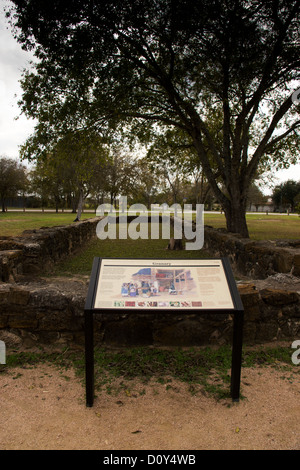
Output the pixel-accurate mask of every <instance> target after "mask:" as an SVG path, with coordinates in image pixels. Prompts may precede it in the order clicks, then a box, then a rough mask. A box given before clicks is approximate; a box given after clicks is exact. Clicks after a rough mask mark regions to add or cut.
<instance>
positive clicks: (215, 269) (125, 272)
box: [94, 259, 234, 311]
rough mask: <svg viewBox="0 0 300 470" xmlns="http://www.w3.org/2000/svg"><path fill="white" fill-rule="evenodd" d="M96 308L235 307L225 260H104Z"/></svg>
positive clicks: (196, 308) (174, 309) (193, 308)
mask: <svg viewBox="0 0 300 470" xmlns="http://www.w3.org/2000/svg"><path fill="white" fill-rule="evenodd" d="M94 308H101V309H111V308H124V309H133V308H141V309H143V310H144V309H153V310H157V309H161V310H172V311H176V310H177V309H178V308H182V309H185V310H186V309H192V310H198V309H215V308H221V309H223V308H226V309H228V308H234V305H233V301H232V297H231V293H230V288H229V284H228V281H227V278H226V274H225V271H224V267H223V263H222V260H214V259H208V260H192V261H191V260H171V261H162V260H157V259H156V260H137V259H134V260H128V259H127V260H118V259H102V260H101V265H100V273H99V279H98V285H97V290H96V298H95V303H94Z"/></svg>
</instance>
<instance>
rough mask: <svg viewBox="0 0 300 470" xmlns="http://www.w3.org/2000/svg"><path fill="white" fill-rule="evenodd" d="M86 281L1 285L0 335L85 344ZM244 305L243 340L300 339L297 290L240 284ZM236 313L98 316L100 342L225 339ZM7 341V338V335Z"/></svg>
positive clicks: (25, 342) (193, 342) (164, 342)
mask: <svg viewBox="0 0 300 470" xmlns="http://www.w3.org/2000/svg"><path fill="white" fill-rule="evenodd" d="M87 289H88V280H83V279H81V280H79V279H77V280H76V279H72V280H67V279H65V278H61V279H52V280H51V281H49V280H40V281H37V282H32V283H28V284H18V285H16V284H15V285H12V284H8V283H2V284H1V285H0V308H1V315H0V329H1V330H0V339H2V337H3V335H4V336H5V335H6V337H7V334H8V333H9V335H10V338H11V339H13V340H14V341H17V342H21V343H22V344H23V345H25V346H33V345H34V344H49V343H50V344H66V345H68V344H71V343H77V344H79V345H83V344H84V304H85V299H86V295H87ZM238 289H239V292H240V295H241V299H242V302H243V305H244V308H245V325H244V342H245V343H247V344H257V343H263V342H270V341H278V340H281V341H285V340H291V341H293V340H294V339H297V338H300V296H299V293H298V292H297V291H293V290H287V289H282V288H281V289H280V288H278V287H270V286H269V287H266V286H265V285H264V284H262V285H260V283H259V282H257V283H256V282H250V281H249V282H242V283H238ZM232 320H233V319H232V317H231V315H223V314H204V313H203V314H183V313H181V314H174V313H171V314H170V313H169V314H168V313H162V314H152V313H147V314H129V313H124V314H123V313H122V314H118V315H116V314H113V315H108V314H107V315H95V335H96V341H97V342H98V343H101V344H106V345H110V346H137V345H154V346H201V345H207V344H227V343H230V342H231V338H232V323H233V321H232ZM3 340H5V339H3Z"/></svg>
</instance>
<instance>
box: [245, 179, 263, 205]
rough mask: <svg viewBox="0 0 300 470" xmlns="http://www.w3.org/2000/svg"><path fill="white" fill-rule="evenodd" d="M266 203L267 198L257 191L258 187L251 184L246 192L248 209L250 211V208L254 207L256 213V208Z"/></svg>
mask: <svg viewBox="0 0 300 470" xmlns="http://www.w3.org/2000/svg"><path fill="white" fill-rule="evenodd" d="M267 201H268V197H267V196H265V195H264V194H263V193H262V191H261V190H260V189H259V187H258V186H257V185H256V184H255V183H252V185H251V187H250V189H249V191H248V201H247V205H248V207H249V209H250V210H251V206H252V205H253V206H255V208H256V211H257V210H258V207H259V206H262V205H264V204H266V202H267Z"/></svg>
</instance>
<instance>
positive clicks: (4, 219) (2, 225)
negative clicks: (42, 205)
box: [0, 211, 95, 236]
mask: <svg viewBox="0 0 300 470" xmlns="http://www.w3.org/2000/svg"><path fill="white" fill-rule="evenodd" d="M94 216H95V214H94V213H88V212H85V213H83V214H82V217H81V219H82V220H83V219H89V218H91V217H94ZM75 217H76V214H71V213H65V212H64V213H61V212H59V213H57V214H56V213H55V212H17V211H16V212H0V236H17V235H21V234H22V232H23V231H24V230H32V229H39V228H41V227H54V226H56V225H67V224H71V223H72V222H73V220H74V219H75Z"/></svg>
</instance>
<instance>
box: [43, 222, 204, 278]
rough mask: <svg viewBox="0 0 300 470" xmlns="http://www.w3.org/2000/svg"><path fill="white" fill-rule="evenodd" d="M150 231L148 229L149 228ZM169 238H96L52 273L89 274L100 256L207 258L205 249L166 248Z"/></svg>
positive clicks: (57, 266) (58, 265)
mask: <svg viewBox="0 0 300 470" xmlns="http://www.w3.org/2000/svg"><path fill="white" fill-rule="evenodd" d="M149 231H150V229H149ZM168 243H169V239H168V240H166V239H158V240H151V239H150V236H149V239H137V240H132V239H131V238H128V239H127V240H118V239H116V240H109V239H106V240H99V239H98V238H96V239H95V240H93V241H92V242H90V243H89V244H88V245H86V246H84V247H83V248H82V249H81V250H80V251H79V252H78V253H76V254H75V255H74V256H70V257H69V258H68V259H66V260H64V261H62V262H61V263H59V264H57V265H56V266H55V270H54V271H53V272H52V274H54V275H68V274H84V275H90V273H91V266H92V262H93V259H94V257H97V256H99V257H101V258H158V259H159V258H162V259H168V258H169V259H170V258H172V259H177V258H181V259H195V258H208V256H209V255H208V253H207V252H206V251H205V250H178V251H177V250H175V251H170V250H167V249H166V248H167V246H168Z"/></svg>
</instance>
